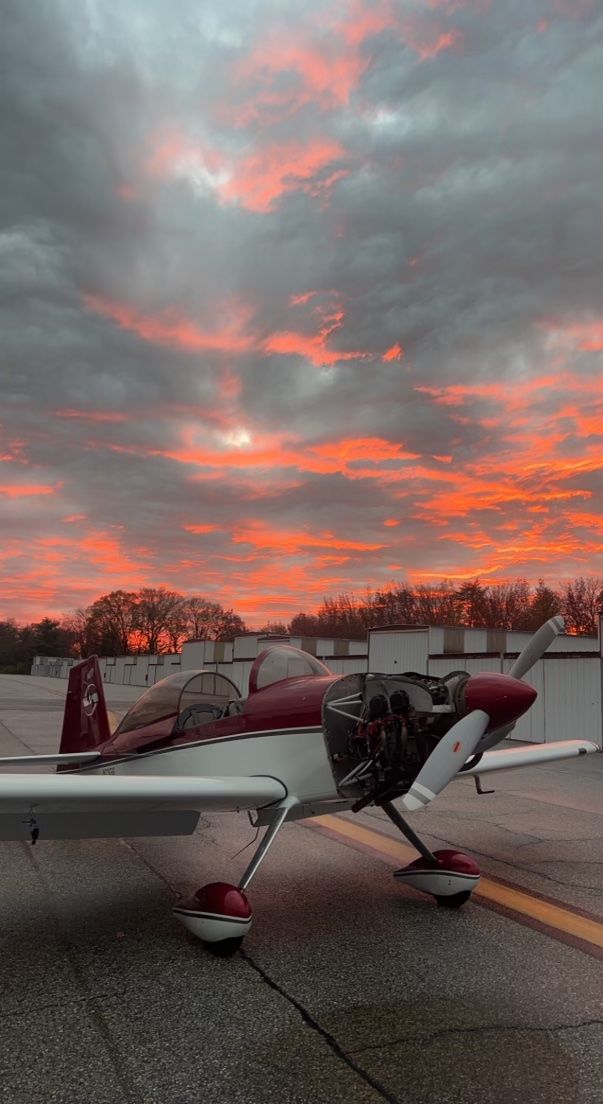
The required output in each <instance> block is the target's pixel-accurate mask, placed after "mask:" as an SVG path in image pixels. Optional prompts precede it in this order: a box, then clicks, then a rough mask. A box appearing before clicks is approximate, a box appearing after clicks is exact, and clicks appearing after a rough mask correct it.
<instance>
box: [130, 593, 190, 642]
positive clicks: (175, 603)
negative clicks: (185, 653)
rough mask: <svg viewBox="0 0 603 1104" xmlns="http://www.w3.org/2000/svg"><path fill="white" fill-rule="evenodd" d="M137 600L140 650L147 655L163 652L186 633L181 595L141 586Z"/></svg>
mask: <svg viewBox="0 0 603 1104" xmlns="http://www.w3.org/2000/svg"><path fill="white" fill-rule="evenodd" d="M137 599H138V602H137V629H138V632H139V634H140V644H141V650H142V651H144V652H146V653H148V654H149V655H157V654H158V653H159V652H165V651H167V649H168V647H169V646H170V642H171V641H172V640H173V639H174V638H176V639H177V638H178V636H179V635H180V633H181V632H182V633H185V631H186V619H185V616H184V613H183V599H182V595H181V594H178V593H177V591H175V590H166V588H165V587H143V589H142V590H139V591H138V595H137Z"/></svg>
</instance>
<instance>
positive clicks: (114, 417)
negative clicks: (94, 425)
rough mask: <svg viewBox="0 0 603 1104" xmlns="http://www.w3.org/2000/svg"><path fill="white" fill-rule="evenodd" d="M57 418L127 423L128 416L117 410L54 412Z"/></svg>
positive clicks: (68, 410)
mask: <svg viewBox="0 0 603 1104" xmlns="http://www.w3.org/2000/svg"><path fill="white" fill-rule="evenodd" d="M55 414H56V416H57V418H82V419H83V420H85V421H88V422H127V420H128V415H127V414H124V413H121V412H120V411H118V410H73V409H71V408H69V409H66V410H55Z"/></svg>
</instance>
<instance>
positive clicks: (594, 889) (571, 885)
mask: <svg viewBox="0 0 603 1104" xmlns="http://www.w3.org/2000/svg"><path fill="white" fill-rule="evenodd" d="M426 835H427V833H426ZM392 838H394V837H392ZM427 838H428V839H435V840H436V841H437V842H438V843H447V844H448V846H449V847H455V848H457V849H458V847H459V844H458V843H457V842H456V841H455V840H449V839H445V837H444V836H429V835H427ZM535 838H536V837H535ZM538 842H539V843H555V842H557V841H556V840H538ZM560 842H561V843H565V842H567V843H574V842H575V841H574V840H567V841H566V840H561V841H560ZM522 846H524V845H522ZM525 846H530V847H532V846H533V844H531V843H530V844H529V845H528V844H526V845H525ZM467 850H468V851H471V852H472V854H474V855H479V856H480V857H481V858H484V859H491V860H492V861H493V862H497V863H501V865H502V866H507V867H508V868H509V870H512V871H517V870H521V871H522V872H523V873H524V874H535V875H536V877H537V878H542V879H543V880H544V881H547V882H553V884H554V885H558V886H562V887H563V888H564V889H587V890H589V891H590V892H591V893H595V894H596V896H597V897H601V896H603V889H600V888H599V887H598V886H592V885H589V884H588V883H583V882H564V881H563V879H562V878H555V877H554V876H553V875H552V874H545V873H544V872H543V871H540V870H535V869H534V866H523V865H522V864H521V863H512V862H509V860H508V859H501V858H499V856H498V855H493V854H492V853H491V852H490V851H479V850H478V849H477V848H476V847H467ZM550 861H552V862H555V861H556V860H554V859H552V860H550ZM562 861H564V862H571V861H572V860H571V859H564V860H562ZM535 865H539V864H538V863H536V864H535ZM484 874H485V876H486V877H488V873H487V872H486V871H485V872H484ZM517 888H518V889H523V888H525V887H523V886H518V887H517ZM528 892H529V891H528Z"/></svg>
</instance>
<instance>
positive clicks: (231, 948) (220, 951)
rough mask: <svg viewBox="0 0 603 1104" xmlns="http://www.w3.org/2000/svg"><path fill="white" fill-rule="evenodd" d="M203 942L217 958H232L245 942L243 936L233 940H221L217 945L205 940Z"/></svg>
mask: <svg viewBox="0 0 603 1104" xmlns="http://www.w3.org/2000/svg"><path fill="white" fill-rule="evenodd" d="M202 942H203V946H204V947H206V948H207V950H208V951H210V953H211V954H213V955H214V956H215V957H216V958H232V956H233V955H235V954H236V953H237V951H238V950H239V947H240V946H241V943H242V942H243V936H242V935H240V936H237V937H235V938H233V939H219V940H218V941H217V942H216V943H210V942H208V941H206V940H205V939H204V940H202Z"/></svg>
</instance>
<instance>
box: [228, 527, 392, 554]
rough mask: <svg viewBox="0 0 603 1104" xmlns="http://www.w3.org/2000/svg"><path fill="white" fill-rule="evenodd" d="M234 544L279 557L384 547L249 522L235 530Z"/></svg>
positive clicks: (325, 534)
mask: <svg viewBox="0 0 603 1104" xmlns="http://www.w3.org/2000/svg"><path fill="white" fill-rule="evenodd" d="M232 539H233V541H234V543H235V544H251V545H252V546H253V547H254V548H268V549H272V550H273V551H275V552H278V553H279V555H280V554H281V553H282V554H284V555H292V554H294V553H296V552H300V551H301V550H302V549H304V548H347V549H350V550H351V551H354V552H375V551H378V550H379V549H381V548H385V547H386V545H384V544H378V543H372V542H370V541H354V540H348V539H347V538H345V537H337V536H336V535H335V534H334V533H330V532H327V533H321V534H312V533H307V532H305V531H304V530H299V531H286V530H281V529H272V528H271V527H270V526H268V525H266V524H265V523H264V522H259V521H258V522H250V523H249V524H248V525H247V527H245V528H241V529H235V530H234V531H233V536H232Z"/></svg>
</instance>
